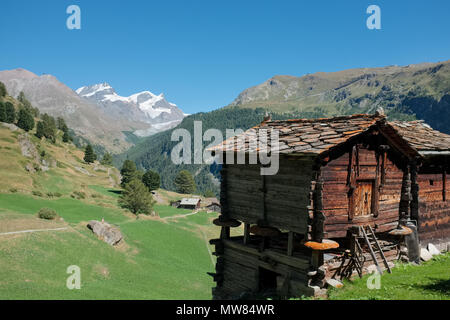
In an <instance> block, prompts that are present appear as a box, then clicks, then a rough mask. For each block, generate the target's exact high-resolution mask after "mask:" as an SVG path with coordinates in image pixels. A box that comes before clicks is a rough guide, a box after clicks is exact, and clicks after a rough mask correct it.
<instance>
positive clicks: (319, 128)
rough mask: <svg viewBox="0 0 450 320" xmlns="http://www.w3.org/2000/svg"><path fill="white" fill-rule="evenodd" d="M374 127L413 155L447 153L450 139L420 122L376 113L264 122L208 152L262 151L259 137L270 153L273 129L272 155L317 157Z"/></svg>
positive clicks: (449, 147)
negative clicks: (276, 140) (274, 144)
mask: <svg viewBox="0 0 450 320" xmlns="http://www.w3.org/2000/svg"><path fill="white" fill-rule="evenodd" d="M375 126H379V127H380V129H381V130H385V129H386V134H387V135H396V137H395V138H396V139H397V140H401V142H402V143H403V144H405V145H406V146H407V148H408V149H409V150H411V151H412V152H413V153H418V154H421V155H424V154H426V153H427V152H428V153H433V152H437V153H441V152H442V151H449V152H450V136H449V135H447V134H444V133H441V132H439V131H436V130H433V129H432V128H431V127H430V126H428V125H427V124H425V123H424V122H423V121H409V122H402V121H386V117H385V116H384V115H381V114H378V113H377V114H375V115H367V114H357V115H352V116H343V117H335V118H322V119H291V120H266V121H263V122H262V123H261V124H260V125H258V126H255V127H253V128H251V129H249V130H247V131H246V132H244V133H243V134H241V135H238V136H236V137H233V138H230V139H227V140H225V141H224V142H223V143H221V144H218V145H217V146H214V147H212V148H210V150H213V151H215V152H244V153H252V152H256V151H263V150H260V149H259V148H258V145H257V143H256V142H257V141H258V140H259V141H261V138H260V137H261V136H260V134H261V133H264V134H263V135H262V136H264V137H267V145H268V148H269V149H268V150H270V146H271V145H272V143H271V139H270V131H271V129H275V130H278V132H279V145H278V148H276V147H275V148H274V149H272V152H274V153H277V152H278V153H280V154H303V155H308V154H309V155H319V154H321V153H323V152H325V151H327V150H329V149H331V148H333V147H335V146H338V145H340V144H342V143H344V142H346V141H347V140H348V139H350V138H351V137H354V136H357V135H359V134H361V133H363V132H366V131H367V130H369V129H370V128H372V127H375ZM263 130H264V131H263ZM386 134H385V135H386Z"/></svg>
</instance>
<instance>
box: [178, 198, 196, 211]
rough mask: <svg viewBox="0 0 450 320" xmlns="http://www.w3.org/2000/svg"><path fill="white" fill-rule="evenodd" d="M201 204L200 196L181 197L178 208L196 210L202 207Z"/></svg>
mask: <svg viewBox="0 0 450 320" xmlns="http://www.w3.org/2000/svg"><path fill="white" fill-rule="evenodd" d="M200 204H201V199H200V198H183V199H181V201H180V205H179V206H178V208H180V209H190V210H195V209H199V208H200Z"/></svg>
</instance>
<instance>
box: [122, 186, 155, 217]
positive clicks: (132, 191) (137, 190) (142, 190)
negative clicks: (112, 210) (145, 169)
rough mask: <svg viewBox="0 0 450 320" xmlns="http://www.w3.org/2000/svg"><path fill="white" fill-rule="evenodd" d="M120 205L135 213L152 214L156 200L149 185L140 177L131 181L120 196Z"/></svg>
mask: <svg viewBox="0 0 450 320" xmlns="http://www.w3.org/2000/svg"><path fill="white" fill-rule="evenodd" d="M118 202H119V205H120V206H121V207H122V208H126V209H128V210H130V211H131V212H132V213H134V214H139V213H143V214H150V213H151V212H152V208H153V205H154V204H155V200H153V197H152V194H151V193H150V192H149V191H148V189H147V187H146V186H145V185H144V184H143V183H142V181H140V180H138V179H133V180H131V181H129V182H128V183H127V184H126V185H125V187H124V190H123V191H122V194H121V195H120V197H119V201H118Z"/></svg>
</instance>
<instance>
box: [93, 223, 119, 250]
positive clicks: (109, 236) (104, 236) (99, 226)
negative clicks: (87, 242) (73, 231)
mask: <svg viewBox="0 0 450 320" xmlns="http://www.w3.org/2000/svg"><path fill="white" fill-rule="evenodd" d="M88 228H89V229H91V230H92V232H94V234H96V235H97V237H98V238H99V239H100V240H103V241H105V242H106V243H107V244H110V245H112V246H115V245H116V244H118V243H119V242H120V240H122V238H123V236H122V233H121V232H120V230H119V229H118V228H116V227H113V226H111V225H110V224H109V223H107V222H104V221H95V220H92V221H89V223H88Z"/></svg>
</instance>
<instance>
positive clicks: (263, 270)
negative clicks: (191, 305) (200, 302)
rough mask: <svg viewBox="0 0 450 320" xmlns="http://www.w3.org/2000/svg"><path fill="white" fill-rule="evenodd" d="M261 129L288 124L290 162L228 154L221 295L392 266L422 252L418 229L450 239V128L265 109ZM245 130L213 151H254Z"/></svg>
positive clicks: (312, 286)
mask: <svg viewBox="0 0 450 320" xmlns="http://www.w3.org/2000/svg"><path fill="white" fill-rule="evenodd" d="M261 129H274V130H278V131H279V134H280V139H279V147H278V150H274V151H273V152H274V153H278V154H279V171H278V173H277V174H276V175H261V174H260V168H261V164H232V163H224V165H223V168H222V172H221V174H222V181H221V199H220V201H221V207H222V214H221V216H220V217H219V219H217V220H216V221H215V224H216V225H219V226H221V228H222V232H221V236H220V239H214V240H211V243H212V244H215V248H216V252H215V254H216V255H217V256H218V259H217V264H216V272H215V273H214V274H211V275H212V276H213V277H214V280H215V281H216V287H215V288H214V289H213V297H214V298H216V299H234V298H238V297H240V296H242V295H243V294H251V295H258V294H262V295H267V294H268V295H276V296H285V297H292V296H301V295H303V294H307V295H308V294H314V293H317V292H318V291H319V290H320V288H323V287H324V286H325V285H326V281H327V280H328V279H329V278H331V277H334V278H337V279H340V278H343V277H350V276H352V275H355V274H362V273H364V272H367V271H368V268H369V267H370V265H374V266H375V267H376V268H377V269H378V270H379V271H380V272H382V271H383V270H388V271H389V268H390V265H391V262H392V261H393V260H396V259H398V258H399V257H401V256H402V252H403V258H405V259H408V258H409V259H410V260H414V261H416V260H417V259H418V240H419V241H420V243H421V245H425V244H426V243H428V242H433V243H439V242H445V241H449V240H450V202H449V199H448V193H447V190H448V188H449V186H450V185H449V182H448V178H449V175H448V172H449V168H450V136H448V135H446V134H443V133H440V132H438V131H435V130H433V129H431V128H430V127H429V126H428V125H426V124H425V123H423V122H421V121H411V122H400V121H387V120H386V118H385V116H384V115H383V114H380V113H377V114H375V115H353V116H346V117H336V118H330V119H314V120H308V119H295V120H284V121H271V120H270V119H265V121H264V122H262V123H261V124H260V125H259V126H257V127H255V128H253V130H256V131H259V130H261ZM243 136H246V134H245V133H244V135H243ZM247 136H248V135H247ZM236 141H238V140H233V141H231V142H230V140H229V141H225V142H224V143H223V144H221V145H219V146H216V147H214V148H213V150H214V151H215V152H216V153H226V152H232V153H234V154H235V157H236V156H237V153H239V152H243V153H245V154H246V156H248V155H249V153H250V151H249V144H248V143H246V144H245V146H244V147H243V148H241V147H239V146H238V145H236V144H235V143H237V142H236ZM269 141H270V139H269ZM230 143H231V147H230ZM223 158H224V159H226V158H225V157H223ZM246 163H249V162H248V161H246ZM241 222H242V223H243V224H244V229H243V234H242V236H235V237H231V236H230V228H231V227H236V226H239V225H240V224H241ZM405 255H406V257H404V256H405Z"/></svg>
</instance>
